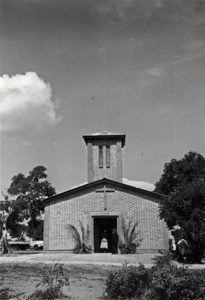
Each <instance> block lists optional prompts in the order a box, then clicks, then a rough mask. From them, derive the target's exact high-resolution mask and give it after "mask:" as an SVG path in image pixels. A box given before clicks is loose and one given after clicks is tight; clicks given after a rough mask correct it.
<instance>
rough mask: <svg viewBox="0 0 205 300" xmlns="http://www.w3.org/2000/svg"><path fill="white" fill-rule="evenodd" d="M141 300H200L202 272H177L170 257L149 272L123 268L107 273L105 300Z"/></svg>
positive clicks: (203, 290) (203, 295)
mask: <svg viewBox="0 0 205 300" xmlns="http://www.w3.org/2000/svg"><path fill="white" fill-rule="evenodd" d="M133 297H134V298H135V299H144V300H176V299H177V300H203V299H205V270H188V269H186V268H177V266H175V265H173V262H172V261H171V257H170V254H166V255H162V256H160V257H157V258H156V259H155V263H154V266H153V267H152V268H151V269H145V267H144V266H143V265H140V266H139V267H134V266H128V265H127V264H124V265H123V266H122V267H121V268H120V269H119V270H117V271H111V272H109V273H108V276H107V279H106V288H105V293H104V298H106V299H128V298H133Z"/></svg>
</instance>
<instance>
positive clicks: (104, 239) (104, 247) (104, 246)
mask: <svg viewBox="0 0 205 300" xmlns="http://www.w3.org/2000/svg"><path fill="white" fill-rule="evenodd" d="M100 250H101V251H102V252H104V253H105V252H107V251H108V238H107V231H106V230H104V231H103V234H102V239H101V242H100Z"/></svg>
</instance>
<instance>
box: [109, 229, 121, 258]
mask: <svg viewBox="0 0 205 300" xmlns="http://www.w3.org/2000/svg"><path fill="white" fill-rule="evenodd" d="M118 242H119V237H118V234H117V230H116V229H115V228H113V229H112V239H111V251H112V254H117V253H118Z"/></svg>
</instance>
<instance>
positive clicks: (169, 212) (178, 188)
mask: <svg viewBox="0 0 205 300" xmlns="http://www.w3.org/2000/svg"><path fill="white" fill-rule="evenodd" d="M155 191H157V192H162V193H164V194H166V197H163V198H162V200H161V203H160V210H159V213H160V217H161V218H163V219H164V220H165V222H166V223H167V226H168V228H169V229H170V230H172V229H173V228H174V227H175V226H176V225H177V226H178V227H179V228H180V230H181V234H182V237H183V238H184V239H186V240H187V242H188V246H189V255H188V256H187V259H188V262H191V263H200V262H201V259H202V257H203V250H204V248H205V222H204V219H205V159H204V157H203V156H201V155H200V154H197V153H195V152H189V153H188V154H187V155H185V156H184V158H183V159H181V160H178V161H177V160H172V161H171V162H170V163H169V164H165V169H164V174H163V175H162V177H161V179H160V180H159V182H157V183H156V189H155Z"/></svg>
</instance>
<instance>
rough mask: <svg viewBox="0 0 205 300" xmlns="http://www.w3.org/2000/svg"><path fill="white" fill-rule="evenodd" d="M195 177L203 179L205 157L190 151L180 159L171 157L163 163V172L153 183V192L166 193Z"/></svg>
mask: <svg viewBox="0 0 205 300" xmlns="http://www.w3.org/2000/svg"><path fill="white" fill-rule="evenodd" d="M196 179H201V180H202V182H204V180H205V158H204V157H203V156H202V155H201V154H199V153H196V152H191V151H190V152H189V153H188V154H185V155H184V157H183V158H182V159H180V160H176V159H172V160H171V162H170V163H166V164H165V165H164V172H163V174H162V176H161V178H160V180H159V181H158V182H157V183H156V184H155V186H156V188H155V192H157V193H161V194H164V195H168V194H169V193H171V192H173V191H174V190H175V189H176V188H178V187H179V186H181V185H182V184H184V183H190V182H192V181H194V180H196Z"/></svg>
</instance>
